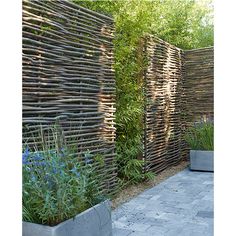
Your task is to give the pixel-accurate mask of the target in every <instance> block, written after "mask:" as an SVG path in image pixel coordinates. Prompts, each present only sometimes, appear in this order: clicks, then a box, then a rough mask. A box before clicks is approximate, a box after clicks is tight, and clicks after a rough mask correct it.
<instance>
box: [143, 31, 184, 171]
mask: <svg viewBox="0 0 236 236" xmlns="http://www.w3.org/2000/svg"><path fill="white" fill-rule="evenodd" d="M144 51H146V54H147V57H148V61H149V65H148V68H147V71H146V73H145V75H144V81H145V95H146V105H145V118H144V122H145V130H144V147H145V148H144V150H145V151H144V159H145V161H146V171H153V172H155V173H158V172H160V171H162V170H164V169H165V168H167V167H168V166H171V165H175V164H177V163H179V162H180V161H181V160H182V159H183V155H184V151H185V150H184V148H183V147H184V146H183V142H182V140H183V139H182V133H183V132H182V131H183V129H184V125H185V116H184V114H182V110H181V107H182V99H183V94H182V91H183V81H182V74H183V70H184V69H183V62H182V60H181V59H182V54H183V51H182V50H181V49H178V48H176V47H174V46H172V45H170V44H168V43H166V42H164V41H162V40H160V39H158V38H156V37H153V36H149V37H147V39H146V46H145V50H144Z"/></svg>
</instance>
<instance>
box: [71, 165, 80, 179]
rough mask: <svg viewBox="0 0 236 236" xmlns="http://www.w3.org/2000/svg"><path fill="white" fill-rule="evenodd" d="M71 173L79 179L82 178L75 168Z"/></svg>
mask: <svg viewBox="0 0 236 236" xmlns="http://www.w3.org/2000/svg"><path fill="white" fill-rule="evenodd" d="M71 172H72V173H74V174H75V175H76V176H77V177H79V176H80V173H79V172H78V171H77V168H76V167H74V168H73V169H71Z"/></svg>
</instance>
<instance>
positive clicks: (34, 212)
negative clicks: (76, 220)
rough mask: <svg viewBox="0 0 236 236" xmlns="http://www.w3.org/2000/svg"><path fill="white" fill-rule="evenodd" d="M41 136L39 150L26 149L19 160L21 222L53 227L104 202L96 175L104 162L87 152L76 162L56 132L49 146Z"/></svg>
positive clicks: (99, 178)
mask: <svg viewBox="0 0 236 236" xmlns="http://www.w3.org/2000/svg"><path fill="white" fill-rule="evenodd" d="M40 133H41V138H42V143H43V145H42V147H41V148H40V150H39V149H38V148H36V147H35V148H33V149H32V148H31V150H30V148H29V146H28V145H25V146H24V153H23V156H22V161H23V220H24V221H29V222H33V223H39V224H45V225H51V226H53V225H56V224H58V223H60V222H62V221H64V220H67V219H69V218H72V217H74V216H75V215H77V214H78V213H80V212H82V211H84V210H86V209H87V208H89V207H91V206H93V205H95V204H97V203H99V202H100V201H102V200H104V196H103V195H102V194H101V192H100V189H99V186H100V183H101V181H102V177H99V173H98V169H99V168H103V167H104V160H103V158H102V156H101V155H97V156H96V155H95V156H94V155H92V154H90V153H89V152H86V153H85V154H84V157H83V158H78V157H77V156H76V155H75V154H74V153H75V152H74V150H73V149H70V148H68V147H67V146H66V145H65V142H64V140H63V137H60V132H58V130H57V128H52V129H51V130H50V134H51V135H52V136H53V139H51V140H50V142H49V140H48V139H46V137H47V136H46V135H45V134H44V133H43V132H40ZM52 141H53V142H52Z"/></svg>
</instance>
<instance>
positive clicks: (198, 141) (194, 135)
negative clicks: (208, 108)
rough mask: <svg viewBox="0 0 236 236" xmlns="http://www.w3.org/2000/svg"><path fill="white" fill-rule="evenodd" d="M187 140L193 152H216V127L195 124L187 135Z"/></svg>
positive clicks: (209, 124) (207, 124)
mask: <svg viewBox="0 0 236 236" xmlns="http://www.w3.org/2000/svg"><path fill="white" fill-rule="evenodd" d="M185 140H186V142H187V143H188V145H189V146H190V148H191V149H193V150H208V151H210V150H214V126H213V124H212V123H200V124H195V126H194V127H191V128H189V130H188V131H187V133H186V134H185Z"/></svg>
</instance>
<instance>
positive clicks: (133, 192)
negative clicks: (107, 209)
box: [112, 161, 189, 209]
mask: <svg viewBox="0 0 236 236" xmlns="http://www.w3.org/2000/svg"><path fill="white" fill-rule="evenodd" d="M188 165H189V162H187V161H183V162H181V163H180V164H178V165H177V166H173V167H170V168H168V169H166V170H164V171H162V172H161V173H159V174H157V176H156V177H155V178H154V180H152V181H147V182H144V183H139V184H136V185H130V186H128V187H126V188H125V189H123V190H121V191H120V192H119V193H118V194H117V195H116V196H115V197H114V199H113V200H112V209H115V208H117V207H118V206H120V205H121V204H122V203H125V202H127V201H129V200H130V199H131V198H133V197H135V196H137V195H138V194H139V193H141V192H143V191H144V190H146V189H149V188H151V187H153V186H155V185H157V184H159V183H161V182H162V181H164V180H166V179H167V178H169V177H171V176H173V175H175V174H177V173H178V172H180V171H181V170H183V169H185V168H186V167H187V166H188Z"/></svg>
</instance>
